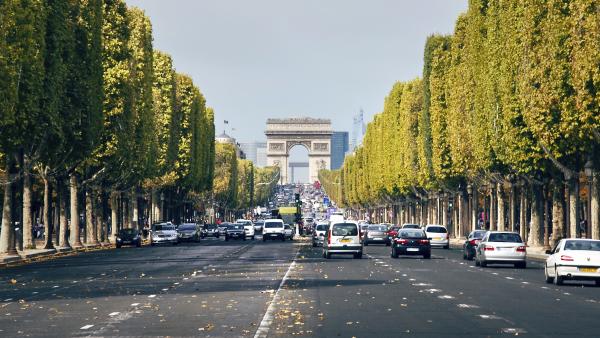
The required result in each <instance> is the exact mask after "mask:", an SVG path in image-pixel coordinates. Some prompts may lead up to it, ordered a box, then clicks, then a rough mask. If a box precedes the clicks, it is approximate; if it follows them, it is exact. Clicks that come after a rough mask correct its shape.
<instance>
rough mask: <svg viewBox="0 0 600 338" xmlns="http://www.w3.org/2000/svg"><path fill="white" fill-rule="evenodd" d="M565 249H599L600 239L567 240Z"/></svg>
mask: <svg viewBox="0 0 600 338" xmlns="http://www.w3.org/2000/svg"><path fill="white" fill-rule="evenodd" d="M565 250H586V251H600V241H567V242H566V243H565Z"/></svg>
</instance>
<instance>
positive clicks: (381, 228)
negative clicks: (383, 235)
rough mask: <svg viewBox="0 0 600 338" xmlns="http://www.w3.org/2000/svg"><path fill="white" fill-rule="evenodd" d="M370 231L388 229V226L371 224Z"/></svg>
mask: <svg viewBox="0 0 600 338" xmlns="http://www.w3.org/2000/svg"><path fill="white" fill-rule="evenodd" d="M367 230H369V231H386V230H387V227H386V226H385V225H369V228H368V229H367Z"/></svg>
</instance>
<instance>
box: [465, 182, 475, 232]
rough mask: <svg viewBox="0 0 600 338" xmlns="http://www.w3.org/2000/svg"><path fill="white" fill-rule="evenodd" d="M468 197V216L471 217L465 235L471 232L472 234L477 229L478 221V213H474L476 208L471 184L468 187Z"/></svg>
mask: <svg viewBox="0 0 600 338" xmlns="http://www.w3.org/2000/svg"><path fill="white" fill-rule="evenodd" d="M467 195H469V201H468V207H467V210H468V215H469V217H468V222H467V224H469V225H467V231H466V232H465V233H469V232H471V230H475V229H476V227H475V225H474V224H475V222H476V221H477V220H475V216H474V215H475V214H476V212H474V211H473V209H474V208H475V203H474V201H473V186H472V185H471V184H469V185H467ZM471 228H472V229H471Z"/></svg>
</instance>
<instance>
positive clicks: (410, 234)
mask: <svg viewBox="0 0 600 338" xmlns="http://www.w3.org/2000/svg"><path fill="white" fill-rule="evenodd" d="M398 237H400V238H427V236H426V235H425V232H423V230H416V229H415V230H401V231H400V232H399V233H398Z"/></svg>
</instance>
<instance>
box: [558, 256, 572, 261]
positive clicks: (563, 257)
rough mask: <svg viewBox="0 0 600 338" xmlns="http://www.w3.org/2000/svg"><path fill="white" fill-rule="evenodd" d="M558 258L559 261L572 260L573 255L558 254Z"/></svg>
mask: <svg viewBox="0 0 600 338" xmlns="http://www.w3.org/2000/svg"><path fill="white" fill-rule="evenodd" d="M560 260H561V261H565V262H572V261H573V257H571V256H567V255H562V256H560Z"/></svg>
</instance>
